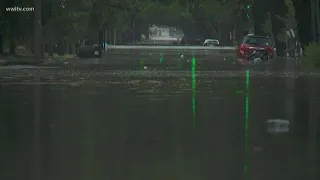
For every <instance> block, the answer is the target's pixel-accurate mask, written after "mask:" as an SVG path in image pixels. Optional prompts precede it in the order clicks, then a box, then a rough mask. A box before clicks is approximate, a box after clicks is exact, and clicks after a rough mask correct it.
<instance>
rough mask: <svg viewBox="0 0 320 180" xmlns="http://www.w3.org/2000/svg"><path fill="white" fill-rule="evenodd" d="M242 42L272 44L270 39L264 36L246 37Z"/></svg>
mask: <svg viewBox="0 0 320 180" xmlns="http://www.w3.org/2000/svg"><path fill="white" fill-rule="evenodd" d="M243 43H244V44H251V45H267V46H272V42H271V39H269V38H265V37H246V38H245V39H244V41H243Z"/></svg>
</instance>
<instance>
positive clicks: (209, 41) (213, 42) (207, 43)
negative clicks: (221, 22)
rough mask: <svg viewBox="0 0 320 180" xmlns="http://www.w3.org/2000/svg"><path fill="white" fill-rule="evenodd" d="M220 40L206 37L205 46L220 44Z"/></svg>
mask: <svg viewBox="0 0 320 180" xmlns="http://www.w3.org/2000/svg"><path fill="white" fill-rule="evenodd" d="M219 44H220V42H219V41H218V40H216V39H206V40H205V41H204V43H203V46H218V45H219Z"/></svg>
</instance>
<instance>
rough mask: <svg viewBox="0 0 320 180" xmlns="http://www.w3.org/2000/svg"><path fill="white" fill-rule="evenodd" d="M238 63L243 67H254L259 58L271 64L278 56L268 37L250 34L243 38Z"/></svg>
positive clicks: (238, 50) (238, 53) (237, 56)
mask: <svg viewBox="0 0 320 180" xmlns="http://www.w3.org/2000/svg"><path fill="white" fill-rule="evenodd" d="M236 53H237V54H236V58H237V61H238V62H239V63H240V64H242V65H252V64H253V62H254V61H255V60H256V59H257V58H258V59H260V60H261V61H262V62H269V60H270V59H272V58H274V57H275V55H276V52H275V48H274V46H273V43H272V40H271V39H270V38H269V37H267V36H258V35H253V34H249V35H246V36H245V37H244V38H243V41H242V43H241V44H240V45H239V47H238V49H237V51H236Z"/></svg>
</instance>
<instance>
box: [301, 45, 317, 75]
mask: <svg viewBox="0 0 320 180" xmlns="http://www.w3.org/2000/svg"><path fill="white" fill-rule="evenodd" d="M304 52H305V56H304V57H303V58H302V62H301V68H302V69H303V70H308V71H309V70H320V45H319V44H310V45H309V46H306V47H305V49H304Z"/></svg>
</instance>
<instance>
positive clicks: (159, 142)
mask: <svg viewBox="0 0 320 180" xmlns="http://www.w3.org/2000/svg"><path fill="white" fill-rule="evenodd" d="M192 78H193V79H194V80H196V82H193V83H192ZM290 80H291V79H289V78H287V79H285V78H277V77H257V76H253V77H251V79H250V86H249V87H248V88H249V89H246V78H245V75H244V73H243V74H242V75H241V76H240V75H239V76H238V77H217V76H201V77H197V78H196V79H195V77H194V76H182V75H179V76H176V77H163V78H155V77H151V76H148V77H141V76H132V77H130V80H128V79H122V78H117V77H116V76H113V77H109V78H108V82H110V83H104V84H94V83H91V84H81V85H79V84H77V85H75V84H72V85H70V84H56V85H45V84H42V85H39V84H38V85H34V84H33V85H32V84H29V85H10V84H9V85H2V87H1V88H0V92H1V94H0V97H1V98H0V99H1V101H0V107H1V108H0V111H1V112H0V113H1V115H2V116H1V119H0V123H1V124H0V129H1V135H0V137H1V141H0V143H1V145H0V152H1V161H0V162H1V164H0V166H1V167H0V177H1V179H22V178H23V179H30V180H31V179H32V180H36V179H48V180H54V179H61V180H64V179H65V180H69V179H83V180H88V179H97V180H98V179H101V180H102V179H123V180H125V179H130V180H131V179H132V180H135V179H137V180H141V179H154V180H157V179H159V180H160V179H161V180H163V179H168V180H170V179H172V180H173V179H175V180H176V179H184V180H188V179H190V180H191V179H203V180H207V179H208V180H209V179H230V180H231V179H262V180H264V179H265V180H269V179H276V180H277V179H279V180H280V179H281V180H282V179H314V180H315V179H317V178H319V176H318V175H317V170H318V169H319V162H320V161H319V153H318V152H320V151H319V147H318V146H319V139H318V136H319V131H318V129H319V121H318V120H319V112H318V111H317V109H319V105H320V104H319V101H318V99H317V97H318V96H319V94H317V93H319V92H320V91H319V87H317V83H318V84H319V80H317V79H314V78H306V77H305V78H303V79H301V78H299V79H294V80H293V81H290ZM195 86H196V90H197V91H196V92H195ZM248 92H250V93H249V94H248ZM246 96H249V101H248V105H247V106H246V102H245V100H246ZM194 104H195V106H196V107H194V106H193V105H194ZM195 108H196V111H195ZM247 108H248V109H249V111H248V117H247V118H248V119H249V121H247V122H248V129H247V133H248V136H247V137H246V136H245V135H246V134H245V132H246V129H245V128H246V126H245V122H246V109H247ZM194 119H196V122H195V124H193V123H194ZM268 119H285V120H289V121H290V131H289V132H288V133H281V134H276V135H274V134H269V133H268V132H266V127H265V122H266V121H267V120H268ZM246 138H247V139H248V144H247V145H246V144H245V139H246ZM246 148H247V152H246ZM246 153H247V154H246ZM246 155H247V157H246ZM245 166H247V171H245V170H244V168H245Z"/></svg>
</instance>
